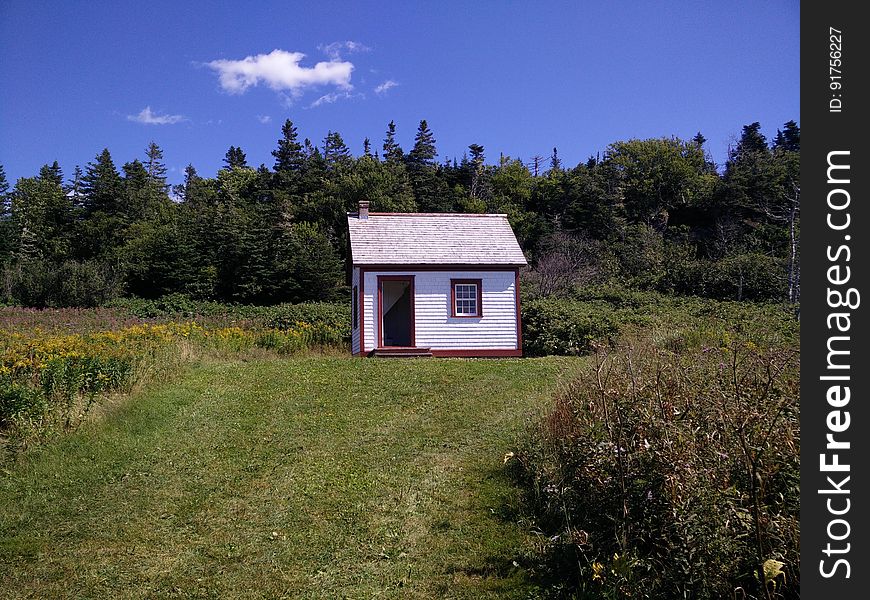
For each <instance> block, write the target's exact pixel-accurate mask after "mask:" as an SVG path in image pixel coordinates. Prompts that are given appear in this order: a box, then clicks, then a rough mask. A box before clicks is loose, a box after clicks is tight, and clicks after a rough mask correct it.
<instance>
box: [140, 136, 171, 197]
mask: <svg viewBox="0 0 870 600" xmlns="http://www.w3.org/2000/svg"><path fill="white" fill-rule="evenodd" d="M145 156H146V159H145V171H146V173H147V174H148V179H149V181H151V182H152V183H153V184H154V185H156V186H157V187H158V188H159V189H161V190H163V191H164V192H165V191H167V190H168V189H169V186H168V185H167V184H166V165H165V164H164V163H163V150H161V149H160V146H158V145H157V144H155V143H154V142H153V141H152V142H151V143H150V144H148V147H147V148H146V149H145Z"/></svg>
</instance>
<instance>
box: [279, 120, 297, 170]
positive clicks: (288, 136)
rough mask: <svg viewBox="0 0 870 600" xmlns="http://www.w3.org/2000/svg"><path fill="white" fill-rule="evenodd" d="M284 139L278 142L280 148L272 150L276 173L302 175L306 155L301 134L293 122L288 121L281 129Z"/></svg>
mask: <svg viewBox="0 0 870 600" xmlns="http://www.w3.org/2000/svg"><path fill="white" fill-rule="evenodd" d="M281 133H282V138H281V139H280V140H278V148H277V149H275V150H272V156H274V157H275V172H276V173H284V172H290V173H301V172H302V168H303V166H304V164H305V153H304V152H303V149H302V144H300V143H299V134H298V133H297V132H296V127H295V126H294V125H293V121H291V120H290V119H287V120H286V121H284V125H283V127H281Z"/></svg>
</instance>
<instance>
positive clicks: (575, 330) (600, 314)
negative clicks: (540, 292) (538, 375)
mask: <svg viewBox="0 0 870 600" xmlns="http://www.w3.org/2000/svg"><path fill="white" fill-rule="evenodd" d="M522 323H523V352H524V353H525V354H527V355H530V356H544V355H547V354H565V355H578V354H587V353H589V352H591V351H592V350H593V349H594V348H595V346H596V345H597V344H599V343H605V342H607V341H609V340H610V338H611V337H613V336H614V335H616V333H617V331H618V326H617V324H616V321H615V320H614V318H613V311H612V310H611V309H609V308H608V307H606V306H604V305H601V304H599V305H595V304H591V303H584V302H573V301H570V300H555V299H546V300H532V301H530V302H527V303H526V304H524V305H523V306H522Z"/></svg>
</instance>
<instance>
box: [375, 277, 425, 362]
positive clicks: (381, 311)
mask: <svg viewBox="0 0 870 600" xmlns="http://www.w3.org/2000/svg"><path fill="white" fill-rule="evenodd" d="M384 281H407V282H408V284H409V285H408V291H409V293H410V294H411V309H410V313H411V314H410V317H411V318H410V323H409V324H408V325H409V327H410V328H411V345H410V346H409V347H410V348H416V347H417V340H416V335H415V329H416V322H415V321H416V319H415V315H414V275H378V315H377V316H378V348H385V347H387V348H403V347H404V346H384V308H383V306H384V301H383V295H384V286H383V282H384Z"/></svg>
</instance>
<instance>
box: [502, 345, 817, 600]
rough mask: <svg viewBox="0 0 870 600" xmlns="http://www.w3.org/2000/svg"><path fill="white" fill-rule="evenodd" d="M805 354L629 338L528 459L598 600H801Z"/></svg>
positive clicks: (552, 539) (576, 574)
mask: <svg viewBox="0 0 870 600" xmlns="http://www.w3.org/2000/svg"><path fill="white" fill-rule="evenodd" d="M798 388H799V375H798V356H797V354H796V353H795V352H791V351H786V350H771V349H760V348H758V347H757V346H755V345H754V344H753V343H751V342H743V343H741V342H731V343H729V344H728V345H726V346H721V347H712V348H711V347H707V348H700V349H694V350H686V351H684V352H681V353H676V352H673V351H670V350H665V349H660V348H656V347H655V345H653V344H646V345H635V346H632V347H621V348H616V349H615V350H613V351H610V352H607V353H602V354H600V355H599V356H598V357H597V360H596V362H595V366H594V368H592V369H590V370H589V371H588V372H586V373H585V374H584V375H583V376H581V377H580V378H579V379H578V380H576V381H575V382H573V384H571V385H570V386H569V387H568V388H567V389H566V390H565V391H564V392H563V393H562V394H560V395H559V396H558V397H557V398H556V401H555V404H554V406H553V407H552V409H551V411H550V412H549V414H547V416H546V417H545V418H544V419H543V421H541V422H540V423H538V424H537V425H536V426H534V427H533V430H532V431H531V432H530V435H529V436H528V439H527V442H526V445H525V447H524V448H522V450H521V451H520V452H518V453H517V455H516V458H515V459H513V460H512V461H510V463H509V464H514V465H515V468H516V469H517V473H518V475H520V476H521V477H522V478H523V479H524V481H525V482H526V483H527V484H528V486H529V489H530V491H531V498H532V503H533V510H534V512H535V514H536V516H537V520H538V523H539V526H540V528H541V534H542V537H544V538H545V539H547V542H548V543H547V547H546V552H547V554H548V556H549V565H550V568H551V569H552V570H553V571H554V572H555V571H560V572H561V576H560V579H561V581H562V582H563V584H564V586H565V590H567V591H569V592H570V593H573V594H577V595H578V596H579V597H584V598H585V597H589V598H628V597H632V598H659V597H684V598H724V597H738V598H773V597H776V598H797V597H798V592H799V583H800V582H799V579H800V578H799V571H798V560H799V544H798V536H799V509H800V504H799V471H800V462H799V456H800V448H799V403H798Z"/></svg>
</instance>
